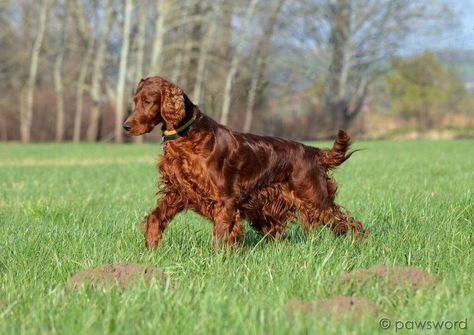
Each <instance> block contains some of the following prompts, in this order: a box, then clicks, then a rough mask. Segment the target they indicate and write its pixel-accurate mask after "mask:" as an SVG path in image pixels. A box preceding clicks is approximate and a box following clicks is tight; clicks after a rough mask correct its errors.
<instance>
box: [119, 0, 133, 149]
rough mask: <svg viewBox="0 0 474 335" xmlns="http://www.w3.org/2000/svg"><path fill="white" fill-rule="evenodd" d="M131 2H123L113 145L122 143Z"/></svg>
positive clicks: (128, 0) (130, 0) (126, 0)
mask: <svg viewBox="0 0 474 335" xmlns="http://www.w3.org/2000/svg"><path fill="white" fill-rule="evenodd" d="M132 10H133V6H132V0H125V8H124V23H123V31H122V48H121V50H120V65H119V74H118V80H117V102H116V108H115V143H122V139H123V132H122V123H123V111H124V101H123V100H124V90H125V77H126V72H127V58H128V51H129V46H130V21H131V16H132Z"/></svg>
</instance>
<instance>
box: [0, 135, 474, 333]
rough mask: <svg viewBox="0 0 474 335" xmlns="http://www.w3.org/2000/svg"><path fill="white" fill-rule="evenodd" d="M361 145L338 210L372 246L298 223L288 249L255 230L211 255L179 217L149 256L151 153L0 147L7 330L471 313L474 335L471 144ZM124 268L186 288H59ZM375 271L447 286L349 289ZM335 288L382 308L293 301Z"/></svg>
mask: <svg viewBox="0 0 474 335" xmlns="http://www.w3.org/2000/svg"><path fill="white" fill-rule="evenodd" d="M318 145H328V144H327V143H324V144H321V143H318ZM355 148H366V149H367V150H365V151H362V152H358V153H356V154H355V155H354V156H353V157H352V158H351V159H350V160H349V161H348V162H347V163H345V164H343V166H341V167H340V169H338V170H337V171H336V173H335V175H336V180H337V181H338V184H339V192H338V202H339V203H341V204H343V205H344V206H345V207H346V208H348V209H349V210H350V211H351V214H352V215H353V216H354V217H356V218H358V219H360V220H361V221H362V222H363V223H364V224H365V225H366V227H368V228H369V229H370V231H371V234H370V236H369V237H368V238H367V239H366V240H365V241H363V242H361V241H357V240H353V239H352V238H350V237H347V238H338V237H335V236H334V235H333V234H332V233H330V232H329V231H327V230H326V229H322V230H321V231H320V232H319V234H318V235H317V236H313V235H311V236H307V235H304V234H302V232H301V230H300V228H299V226H297V225H293V226H292V227H291V229H289V230H288V232H287V239H286V240H285V241H282V242H275V243H269V242H268V241H266V240H261V239H260V237H259V236H258V235H257V234H255V233H254V232H253V231H252V230H251V229H250V228H249V227H248V226H246V238H245V246H244V247H243V248H242V249H241V250H233V251H230V252H228V251H225V252H220V253H216V252H213V251H212V250H211V243H210V241H211V239H210V237H211V224H210V223H209V222H207V221H206V220H204V219H202V218H200V217H199V216H197V215H195V214H193V213H184V214H182V215H179V216H178V217H177V218H176V219H175V220H174V221H173V222H172V224H171V225H170V227H169V228H168V230H166V232H165V235H164V239H163V241H162V243H161V247H160V249H159V251H158V252H157V253H152V252H148V251H146V250H145V248H144V243H143V238H142V233H141V230H140V228H139V223H141V221H142V218H143V216H144V215H145V214H146V213H147V211H148V210H149V209H150V208H152V207H153V205H154V203H155V195H154V193H155V192H156V181H157V172H156V169H155V160H156V158H157V157H158V155H159V153H160V146H159V145H158V144H153V145H152V144H146V145H122V146H117V145H106V144H99V145H87V144H80V145H72V144H64V145H54V144H38V145H28V146H23V145H20V144H0V177H1V178H0V333H1V334H38V333H42V334H107V333H113V334H293V333H294V334H349V333H351V334H353V333H357V334H370V333H380V334H389V333H395V329H394V328H393V327H394V324H395V322H396V321H397V320H401V321H403V322H405V321H410V320H415V321H418V320H419V321H423V320H433V321H442V320H445V321H446V320H448V321H449V320H450V321H456V320H466V319H467V323H468V324H467V327H468V330H458V331H459V332H460V333H463V334H468V333H472V329H474V285H473V275H474V257H473V256H474V142H473V141H433V142H429V141H419V142H415V141H413V142H362V143H356V145H355ZM123 262H130V263H141V264H153V265H156V266H157V267H158V268H159V269H160V270H161V271H163V272H164V273H166V274H167V275H168V276H169V278H170V279H171V280H172V281H173V282H175V283H176V284H177V287H176V289H171V288H169V287H165V288H163V287H162V285H160V283H159V282H158V281H153V282H152V283H151V284H149V285H147V284H144V283H140V284H138V285H136V286H134V287H132V288H129V289H126V290H124V291H123V292H121V291H120V290H118V289H108V290H107V289H104V290H97V289H93V288H90V287H89V288H84V289H81V290H78V291H77V290H67V289H65V283H66V282H67V280H68V279H69V277H71V276H72V275H73V274H74V273H75V272H77V271H79V270H82V269H85V268H88V267H92V266H97V265H100V264H105V263H123ZM380 263H383V264H385V265H386V266H388V267H391V266H405V265H409V266H416V267H420V268H423V269H424V270H425V271H426V272H427V273H430V274H431V275H433V276H435V277H436V278H437V280H438V282H439V283H438V285H437V286H436V287H434V288H433V287H422V288H420V289H418V290H417V289H413V288H411V287H409V286H403V285H400V286H397V287H395V288H394V287H392V286H390V289H387V285H385V284H386V283H385V284H384V283H375V284H374V283H372V284H366V285H361V286H353V285H347V284H343V283H342V282H341V280H340V278H341V276H342V274H343V273H344V272H349V271H352V270H356V269H358V268H367V267H370V266H372V265H375V264H380ZM338 295H344V296H350V295H356V296H359V297H366V298H368V299H370V300H372V301H373V302H374V303H375V304H376V305H378V307H379V308H380V312H379V314H374V315H371V314H369V313H367V314H365V315H364V314H363V315H361V316H358V317H348V316H347V317H342V318H334V317H331V316H330V314H327V313H323V312H319V311H314V312H312V313H303V312H299V311H298V310H297V309H296V308H294V310H291V308H290V309H289V308H285V305H286V304H287V303H288V302H289V301H290V300H292V299H299V300H303V301H308V302H310V303H311V304H314V305H316V304H317V301H320V300H321V299H326V298H331V297H333V296H338ZM381 318H388V319H389V320H390V321H391V322H392V326H391V328H390V329H389V330H383V329H381V328H380V326H379V320H380V319H381ZM458 331H456V330H446V329H444V330H431V331H427V332H426V333H427V334H428V333H429V334H435V333H449V334H454V333H457V332H458ZM399 333H400V332H399ZM405 333H409V334H417V333H419V331H417V330H412V331H406V332H405Z"/></svg>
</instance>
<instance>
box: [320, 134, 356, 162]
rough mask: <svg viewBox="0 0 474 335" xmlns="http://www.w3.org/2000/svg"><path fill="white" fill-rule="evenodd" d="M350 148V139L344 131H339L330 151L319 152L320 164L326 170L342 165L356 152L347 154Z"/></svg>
mask: <svg viewBox="0 0 474 335" xmlns="http://www.w3.org/2000/svg"><path fill="white" fill-rule="evenodd" d="M350 146H351V138H350V137H349V135H347V134H346V132H345V131H343V130H339V132H338V133H337V136H336V140H335V141H334V144H333V146H332V149H323V150H321V151H320V152H319V159H320V161H321V164H322V165H323V166H324V167H325V168H326V169H334V168H335V167H337V166H339V165H341V164H342V163H344V162H345V161H346V160H347V159H349V157H351V156H352V154H353V153H354V152H356V151H358V150H354V151H351V152H349V153H347V151H348V150H349V147H350Z"/></svg>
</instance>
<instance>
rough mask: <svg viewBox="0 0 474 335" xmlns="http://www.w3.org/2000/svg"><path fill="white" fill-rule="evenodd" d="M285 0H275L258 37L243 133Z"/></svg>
mask: <svg viewBox="0 0 474 335" xmlns="http://www.w3.org/2000/svg"><path fill="white" fill-rule="evenodd" d="M284 2H285V0H277V2H276V4H275V6H274V8H273V10H272V11H271V13H270V17H269V18H268V22H267V23H266V25H265V28H264V30H263V33H262V36H261V37H260V40H259V43H258V44H257V50H256V52H255V61H254V64H253V69H252V78H251V81H250V89H249V94H248V98H247V106H246V109H245V119H244V126H243V131H244V132H249V131H250V128H251V126H252V119H253V108H254V104H255V98H256V95H257V90H258V88H259V84H260V82H261V80H262V77H263V73H264V71H265V64H266V62H267V57H268V53H269V50H270V40H271V38H272V35H273V29H274V27H275V23H276V21H277V18H278V14H279V13H280V10H281V7H282V6H283V3H284Z"/></svg>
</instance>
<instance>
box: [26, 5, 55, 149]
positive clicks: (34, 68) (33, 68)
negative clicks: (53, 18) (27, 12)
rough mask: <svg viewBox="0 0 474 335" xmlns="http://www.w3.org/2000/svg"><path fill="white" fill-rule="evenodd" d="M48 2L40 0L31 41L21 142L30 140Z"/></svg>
mask: <svg viewBox="0 0 474 335" xmlns="http://www.w3.org/2000/svg"><path fill="white" fill-rule="evenodd" d="M49 3H50V0H43V1H42V2H41V8H40V13H39V23H38V32H37V34H36V37H35V41H34V43H33V50H32V51H31V60H30V69H29V72H28V82H27V84H26V92H25V95H26V104H25V106H24V108H21V109H20V135H21V141H22V142H23V143H29V142H30V136H31V123H32V120H33V103H34V90H35V85H36V75H37V72H38V61H39V54H40V51H41V46H42V44H43V39H44V35H45V31H46V19H47V17H48V10H49ZM21 99H23V97H21Z"/></svg>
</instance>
